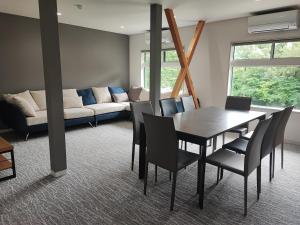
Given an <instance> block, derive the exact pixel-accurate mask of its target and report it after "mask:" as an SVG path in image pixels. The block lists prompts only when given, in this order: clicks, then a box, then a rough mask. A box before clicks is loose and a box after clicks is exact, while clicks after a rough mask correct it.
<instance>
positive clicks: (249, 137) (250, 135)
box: [242, 131, 253, 140]
mask: <svg viewBox="0 0 300 225" xmlns="http://www.w3.org/2000/svg"><path fill="white" fill-rule="evenodd" d="M252 134H253V131H250V132H249V133H247V134H245V135H243V136H242V138H244V139H247V140H250V139H251V137H252Z"/></svg>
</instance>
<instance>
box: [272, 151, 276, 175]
mask: <svg viewBox="0 0 300 225" xmlns="http://www.w3.org/2000/svg"><path fill="white" fill-rule="evenodd" d="M272 163H273V166H272V167H273V168H272V178H274V174H275V148H274V149H273V162H272Z"/></svg>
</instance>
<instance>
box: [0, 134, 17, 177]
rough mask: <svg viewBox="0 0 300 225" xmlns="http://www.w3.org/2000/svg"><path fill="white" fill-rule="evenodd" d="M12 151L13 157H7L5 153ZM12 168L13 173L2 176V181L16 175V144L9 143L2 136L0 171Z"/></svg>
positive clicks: (0, 139)
mask: <svg viewBox="0 0 300 225" xmlns="http://www.w3.org/2000/svg"><path fill="white" fill-rule="evenodd" d="M4 153H10V156H11V158H10V159H7V158H6V157H5V156H4V155H3V154H4ZM8 169H11V170H12V173H13V174H12V175H9V176H6V177H1V178H0V181H4V180H8V179H11V178H15V177H16V167H15V157H14V146H12V145H11V144H10V143H8V142H7V141H6V140H5V139H4V138H2V137H0V171H3V170H8Z"/></svg>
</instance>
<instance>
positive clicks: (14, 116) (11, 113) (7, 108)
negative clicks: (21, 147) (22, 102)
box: [0, 100, 28, 134]
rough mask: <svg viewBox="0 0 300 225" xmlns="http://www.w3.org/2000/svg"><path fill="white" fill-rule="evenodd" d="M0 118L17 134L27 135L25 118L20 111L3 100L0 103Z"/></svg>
mask: <svg viewBox="0 0 300 225" xmlns="http://www.w3.org/2000/svg"><path fill="white" fill-rule="evenodd" d="M0 116H1V118H2V121H3V123H4V124H5V125H6V126H8V127H9V128H12V129H14V130H15V131H17V132H18V133H21V134H26V133H28V126H27V121H26V116H25V115H24V113H23V112H22V111H21V109H20V108H19V107H17V106H15V105H13V104H11V103H8V102H6V101H4V100H2V101H0Z"/></svg>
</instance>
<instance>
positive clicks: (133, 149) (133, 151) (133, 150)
mask: <svg viewBox="0 0 300 225" xmlns="http://www.w3.org/2000/svg"><path fill="white" fill-rule="evenodd" d="M131 154H132V155H131V170H132V171H133V166H134V154H135V144H134V143H132V153H131Z"/></svg>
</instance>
